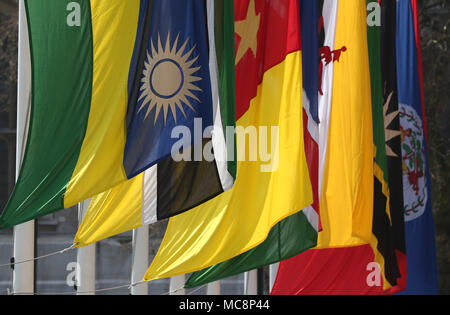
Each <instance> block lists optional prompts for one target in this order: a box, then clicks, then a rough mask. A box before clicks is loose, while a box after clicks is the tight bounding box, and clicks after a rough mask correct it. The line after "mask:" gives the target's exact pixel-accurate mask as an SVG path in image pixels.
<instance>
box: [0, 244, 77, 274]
mask: <svg viewBox="0 0 450 315" xmlns="http://www.w3.org/2000/svg"><path fill="white" fill-rule="evenodd" d="M75 245H76V244H72V245H71V246H70V247H67V248H65V249H62V250H59V251H57V252H53V253H50V254H46V255H42V256H38V257H34V258H30V259H25V260H21V261H15V262H10V263H8V264H3V265H0V268H2V267H8V266H9V267H12V266H15V265H19V264H24V263H27V262H31V261H36V260H38V259H42V258H47V257H51V256H55V255H59V254H63V253H65V252H67V251H69V250H71V249H74V248H75Z"/></svg>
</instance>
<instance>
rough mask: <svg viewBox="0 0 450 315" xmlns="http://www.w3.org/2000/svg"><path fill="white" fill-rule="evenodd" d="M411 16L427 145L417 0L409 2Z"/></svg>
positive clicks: (426, 135) (426, 134) (426, 136)
mask: <svg viewBox="0 0 450 315" xmlns="http://www.w3.org/2000/svg"><path fill="white" fill-rule="evenodd" d="M411 8H412V15H413V19H414V33H415V37H416V49H417V71H418V73H419V84H420V97H421V101H422V122H423V129H424V133H425V141H426V142H427V144H428V132H427V122H426V119H425V116H426V115H425V96H424V91H423V67H422V47H421V45H420V27H419V15H418V10H417V0H411Z"/></svg>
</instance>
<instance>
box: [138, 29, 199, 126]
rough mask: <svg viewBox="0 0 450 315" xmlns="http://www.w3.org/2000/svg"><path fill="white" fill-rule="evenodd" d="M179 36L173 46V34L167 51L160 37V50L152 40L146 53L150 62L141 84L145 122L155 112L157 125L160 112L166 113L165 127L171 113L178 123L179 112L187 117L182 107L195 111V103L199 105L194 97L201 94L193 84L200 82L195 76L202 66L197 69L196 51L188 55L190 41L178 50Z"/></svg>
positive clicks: (167, 40) (140, 98) (168, 42)
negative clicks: (195, 64)
mask: <svg viewBox="0 0 450 315" xmlns="http://www.w3.org/2000/svg"><path fill="white" fill-rule="evenodd" d="M178 39H179V34H178V35H177V37H176V39H175V41H174V42H173V44H171V42H170V33H169V34H168V35H167V39H166V42H165V44H164V47H163V45H162V43H161V38H160V36H159V35H158V44H157V49H156V48H155V45H154V44H153V40H150V45H151V52H150V51H147V58H146V61H145V67H144V71H143V73H142V74H143V78H142V80H141V89H140V91H141V95H140V97H139V101H140V100H143V102H142V104H141V105H140V107H139V111H141V110H143V109H144V108H147V112H146V114H145V118H144V119H146V118H147V116H148V115H149V114H150V112H151V111H152V110H153V109H154V108H155V119H154V122H155V123H156V121H157V119H158V117H159V114H160V112H161V110H162V111H163V112H164V123H166V121H167V115H168V113H169V110H170V112H171V113H172V116H173V118H174V120H175V122H176V121H177V108H178V109H179V110H180V111H181V113H182V114H183V116H184V117H186V112H185V109H184V107H183V104H184V105H186V106H188V107H189V108H190V109H191V110H193V111H195V109H194V106H193V105H192V100H196V101H197V102H200V99H199V98H198V97H197V96H196V95H195V94H193V93H192V91H200V92H201V91H202V89H201V88H199V87H198V86H196V85H195V84H194V82H197V81H200V80H201V79H202V78H200V77H197V76H194V73H196V72H197V71H198V70H199V69H200V66H198V67H194V63H195V61H197V59H198V55H197V56H194V55H193V53H194V48H195V45H193V46H192V48H191V49H190V50H189V51H188V52H186V53H185V49H186V47H187V46H188V44H189V38H188V39H187V40H186V41H185V42H184V43H183V45H181V47H180V48H179V49H178Z"/></svg>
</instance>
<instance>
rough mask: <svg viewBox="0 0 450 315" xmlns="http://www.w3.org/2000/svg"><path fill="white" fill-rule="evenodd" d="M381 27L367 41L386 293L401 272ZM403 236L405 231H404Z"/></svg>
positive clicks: (377, 240) (377, 236)
mask: <svg viewBox="0 0 450 315" xmlns="http://www.w3.org/2000/svg"><path fill="white" fill-rule="evenodd" d="M367 6H368V7H371V6H374V7H376V8H380V11H379V12H380V18H381V7H380V6H379V4H378V2H377V1H373V0H367ZM380 38H381V37H380V26H379V25H377V24H376V23H372V24H371V25H368V27H367V39H368V48H369V63H370V83H371V84H370V86H371V90H372V117H373V118H372V119H373V141H374V146H375V154H374V204H373V225H372V232H373V239H372V242H371V245H372V250H373V251H374V253H375V257H374V262H375V263H377V264H378V265H379V266H380V273H381V276H382V281H383V289H384V290H387V289H391V288H392V287H395V286H396V285H397V278H400V276H401V275H400V270H399V266H398V262H397V257H396V253H395V245H394V231H393V224H392V211H391V208H390V204H391V203H390V198H391V192H390V189H389V181H388V179H389V170H388V165H387V156H386V137H385V122H384V112H383V96H384V95H383V87H382V68H381V48H380V45H381V44H380ZM401 232H402V233H403V232H404V231H401Z"/></svg>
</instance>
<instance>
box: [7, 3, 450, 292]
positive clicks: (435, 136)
mask: <svg viewBox="0 0 450 315" xmlns="http://www.w3.org/2000/svg"><path fill="white" fill-rule="evenodd" d="M418 3H419V23H420V26H421V43H422V54H423V55H422V57H423V70H424V90H425V106H426V119H427V127H428V136H429V160H430V161H429V163H430V171H431V186H432V201H433V211H434V218H435V225H436V243H437V255H438V264H439V265H438V268H439V289H440V292H441V294H450V124H449V118H450V108H449V106H448V105H449V93H450V79H449V73H450V63H449V32H448V27H449V26H450V25H449V21H450V4H449V1H447V0H423V1H421V0H419V1H418ZM17 12H18V4H17V0H0V211H1V210H2V209H3V208H4V206H5V205H6V202H7V200H8V197H9V195H10V193H11V192H12V190H13V187H14V182H15V141H16V97H17V32H18V28H17V18H18V16H17ZM166 225H167V222H160V223H157V224H154V225H151V226H150V230H149V233H150V244H151V250H150V257H149V259H150V261H151V260H152V259H153V256H154V255H155V254H156V252H157V249H158V247H159V244H160V243H161V240H162V237H163V235H164V231H165V228H166ZM77 229H78V211H77V209H76V208H71V209H67V210H64V211H59V212H56V213H54V214H51V215H48V216H45V217H43V218H41V219H39V220H37V221H36V256H40V255H44V254H47V253H50V252H54V251H57V250H61V249H64V248H66V247H68V246H70V245H71V244H72V241H73V238H74V236H75V233H76V231H77ZM12 233H13V231H12V229H8V230H5V231H0V264H4V263H8V262H9V259H10V257H11V256H12ZM96 254H97V255H96V257H97V261H96V279H97V289H101V288H107V287H114V286H120V285H126V284H128V283H130V279H131V232H129V233H124V234H120V235H118V236H115V237H112V238H109V239H107V240H105V241H102V242H99V243H98V244H97V246H96ZM75 262H76V251H74V250H73V251H69V252H66V253H64V254H61V255H56V256H53V257H50V258H47V259H42V260H38V261H37V262H36V267H35V268H36V270H35V275H36V279H35V288H36V292H38V293H53V292H61V293H63V292H75V291H74V288H73V284H72V282H71V280H72V278H73V274H74V273H73V272H74V266H75V264H74V263H75ZM267 282H268V281H265V283H266V284H267ZM243 283H244V277H243V275H240V276H236V277H231V278H229V279H226V280H224V281H222V285H221V290H222V294H243ZM71 285H72V286H71ZM11 286H12V270H11V269H9V268H0V295H3V294H6V293H7V288H11ZM168 291H169V281H168V280H167V279H163V280H157V281H152V282H151V283H150V284H149V293H150V294H163V293H167V292H168ZM191 291H192V290H191ZM266 292H267V290H266ZM108 293H110V294H128V293H129V290H128V289H127V288H124V289H122V290H116V291H110V292H105V294H108ZM187 293H189V291H188V292H187ZM195 294H205V288H202V289H200V290H198V291H196V292H195Z"/></svg>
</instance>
